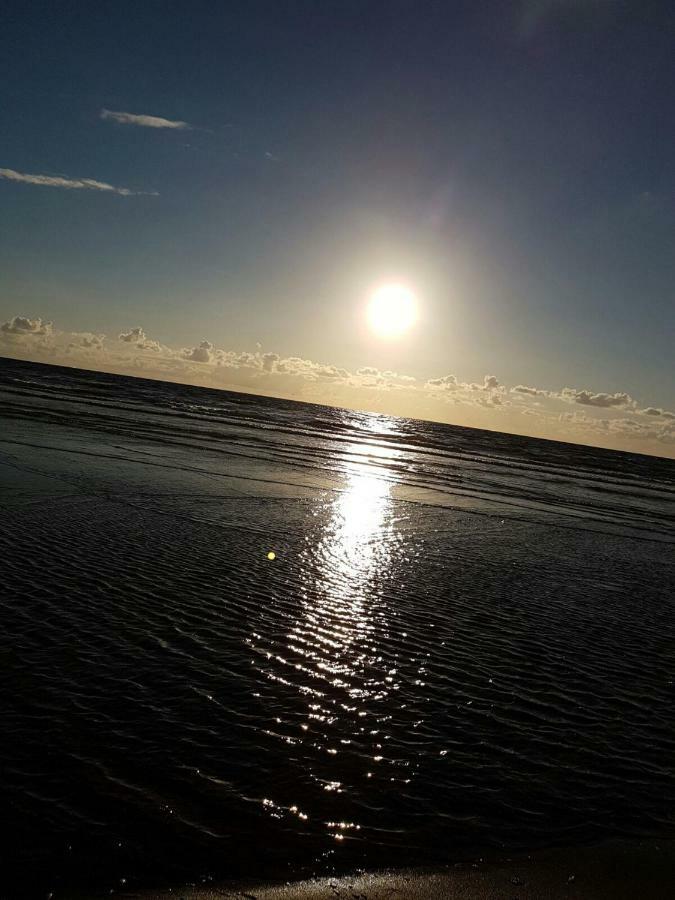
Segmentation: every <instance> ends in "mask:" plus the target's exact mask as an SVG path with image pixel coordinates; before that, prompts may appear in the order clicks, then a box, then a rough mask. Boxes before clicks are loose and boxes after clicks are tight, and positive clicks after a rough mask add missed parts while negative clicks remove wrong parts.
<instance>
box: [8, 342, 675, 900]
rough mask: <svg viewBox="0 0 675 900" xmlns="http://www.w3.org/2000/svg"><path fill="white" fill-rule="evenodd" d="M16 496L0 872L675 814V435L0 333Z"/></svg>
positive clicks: (243, 854) (359, 856)
mask: <svg viewBox="0 0 675 900" xmlns="http://www.w3.org/2000/svg"><path fill="white" fill-rule="evenodd" d="M0 497H1V500H2V512H1V516H0V584H1V585H2V595H1V599H0V612H1V615H2V629H1V632H0V654H1V659H2V671H3V678H2V683H1V685H0V703H1V704H2V720H3V727H4V739H3V741H2V743H1V744H0V761H1V763H2V776H1V785H0V792H1V793H0V800H1V802H2V807H3V809H4V810H5V811H6V818H7V821H8V822H9V823H10V825H11V828H10V833H9V837H8V838H6V839H5V842H4V845H3V848H2V851H3V857H4V863H3V879H4V881H5V884H4V888H5V889H6V890H7V893H8V896H14V895H17V896H18V895H20V894H22V893H23V894H25V895H27V896H46V895H47V893H49V892H53V893H54V896H55V897H59V896H67V895H68V892H70V891H73V890H82V891H84V892H85V893H86V894H87V895H88V896H98V895H99V894H100V895H101V896H103V895H106V896H108V895H109V892H110V891H111V890H112V891H117V890H120V889H122V888H123V887H124V888H128V887H130V886H144V885H150V886H153V885H161V884H165V883H171V882H173V883H178V882H180V881H181V880H183V881H185V880H192V881H200V880H210V879H215V880H217V879H220V878H224V877H237V876H250V875H255V876H261V877H271V878H277V877H281V878H291V877H299V876H305V875H310V874H325V873H331V872H340V871H349V870H354V869H356V868H359V867H368V868H373V867H376V866H392V865H393V866H396V865H442V864H446V863H452V862H455V861H456V860H458V859H462V858H466V857H470V856H472V855H474V856H478V855H481V854H483V853H489V852H490V851H491V850H507V851H518V850H530V849H534V848H537V847H545V846H575V845H581V844H586V843H589V842H594V841H602V840H604V839H606V838H613V837H636V836H671V837H672V836H674V835H675V715H674V713H673V710H674V706H675V704H674V701H675V553H674V543H675V533H674V531H673V524H674V523H675V464H674V463H673V462H672V461H668V460H659V459H654V458H649V457H644V456H636V455H631V454H625V453H614V452H610V451H605V450H597V449H594V448H588V447H576V446H573V445H565V444H558V443H553V442H545V441H537V440H531V439H527V438H521V437H514V436H508V435H503V434H495V433H489V432H482V431H476V430H472V429H464V428H456V427H451V426H445V425H438V424H433V423H428V422H419V421H415V420H410V419H396V418H390V417H386V416H382V415H371V414H361V413H355V412H349V411H346V410H342V409H333V408H328V407H319V406H314V405H310V404H300V403H293V402H290V401H281V400H272V399H266V398H260V397H252V396H248V395H243V394H233V393H228V392H220V391H212V390H207V389H201V388H195V387H187V386H182V385H175V384H166V383H163V382H151V381H145V380H141V379H131V378H125V377H121V376H113V375H104V374H98V373H91V372H82V371H78V370H68V369H62V368H58V367H46V366H40V365H36V364H30V363H18V362H14V361H10V360H0ZM270 554H274V558H273V559H271V558H269V555H270Z"/></svg>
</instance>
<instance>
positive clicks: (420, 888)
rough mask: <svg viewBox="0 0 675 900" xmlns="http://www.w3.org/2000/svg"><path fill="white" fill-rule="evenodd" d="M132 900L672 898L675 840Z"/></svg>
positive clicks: (241, 885)
mask: <svg viewBox="0 0 675 900" xmlns="http://www.w3.org/2000/svg"><path fill="white" fill-rule="evenodd" d="M117 896H122V897H124V898H126V900H132V898H138V900H141V898H142V900H167V898H170V897H174V898H175V897H179V898H181V900H223V898H232V900H234V898H249V900H327V898H341V900H391V898H396V900H408V898H410V900H431V898H437V897H448V898H452V900H497V898H499V900H558V898H570V900H571V898H578V900H629V898H630V900H635V898H648V900H661V898H663V900H666V898H668V900H670V898H672V897H673V896H675V841H642V842H630V843H627V842H626V843H624V842H620V843H612V844H608V845H604V846H601V847H582V848H577V849H564V850H545V851H541V852H538V853H533V854H530V855H526V856H518V857H509V858H503V859H495V860H493V861H477V862H474V863H463V864H460V865H457V866H455V867H453V868H451V869H447V870H443V871H423V870H414V869H407V870H399V871H389V872H377V873H370V874H361V875H354V876H345V877H341V878H319V879H308V880H307V881H298V882H289V883H285V884H277V885H273V884H259V883H256V882H255V881H250V882H248V883H243V882H239V883H237V884H230V885H228V884H222V885H220V886H217V885H210V886H208V887H205V886H201V887H196V886H191V887H181V888H170V889H165V890H162V891H150V892H140V893H138V892H129V893H123V894H121V895H120V894H118V895H117Z"/></svg>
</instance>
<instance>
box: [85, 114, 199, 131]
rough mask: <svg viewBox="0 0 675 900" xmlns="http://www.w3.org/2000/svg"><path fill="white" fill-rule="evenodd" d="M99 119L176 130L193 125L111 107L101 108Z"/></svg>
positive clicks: (121, 123) (142, 126)
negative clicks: (139, 114) (116, 110)
mask: <svg viewBox="0 0 675 900" xmlns="http://www.w3.org/2000/svg"><path fill="white" fill-rule="evenodd" d="M99 117H100V118H101V119H104V120H107V121H111V122H117V123H118V124H119V125H138V126H140V127H141V128H171V129H174V130H177V131H191V130H192V128H193V126H192V125H190V123H189V122H181V121H180V119H163V118H162V117H161V116H144V115H143V116H137V115H134V114H133V113H129V112H114V111H113V110H112V109H102V110H101V112H100V114H99Z"/></svg>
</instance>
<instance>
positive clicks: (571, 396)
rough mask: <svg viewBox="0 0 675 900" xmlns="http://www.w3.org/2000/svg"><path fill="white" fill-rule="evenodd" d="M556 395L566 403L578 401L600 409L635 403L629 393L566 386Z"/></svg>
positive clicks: (583, 404)
mask: <svg viewBox="0 0 675 900" xmlns="http://www.w3.org/2000/svg"><path fill="white" fill-rule="evenodd" d="M558 396H559V397H560V399H561V400H565V401H566V402H567V403H580V404H581V405H582V406H597V407H600V408H602V409H610V408H612V407H617V406H618V407H622V406H634V405H635V401H634V400H633V398H632V397H631V396H630V394H625V393H616V394H602V393H601V394H594V393H593V392H592V391H588V390H583V391H578V390H576V389H575V388H567V387H566V388H563V389H562V391H561V392H560V394H559V395H558Z"/></svg>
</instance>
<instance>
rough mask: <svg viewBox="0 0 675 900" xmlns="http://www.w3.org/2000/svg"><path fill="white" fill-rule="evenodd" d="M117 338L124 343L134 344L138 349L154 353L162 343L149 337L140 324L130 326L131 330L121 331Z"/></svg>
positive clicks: (159, 348) (160, 347)
mask: <svg viewBox="0 0 675 900" xmlns="http://www.w3.org/2000/svg"><path fill="white" fill-rule="evenodd" d="M118 339H119V340H120V341H124V343H125V344H134V345H135V346H136V347H138V348H139V350H152V351H153V352H154V353H158V352H159V351H160V350H161V349H162V345H161V344H160V343H159V342H158V341H153V340H152V339H151V338H149V337H148V336H147V334H146V333H145V332H144V331H143V329H142V328H141V327H140V325H139V326H138V327H136V328H132V329H131V331H127V332H122V334H119V335H118Z"/></svg>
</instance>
